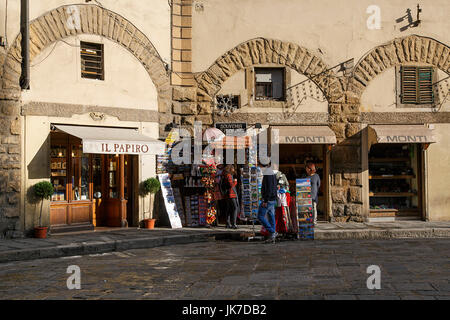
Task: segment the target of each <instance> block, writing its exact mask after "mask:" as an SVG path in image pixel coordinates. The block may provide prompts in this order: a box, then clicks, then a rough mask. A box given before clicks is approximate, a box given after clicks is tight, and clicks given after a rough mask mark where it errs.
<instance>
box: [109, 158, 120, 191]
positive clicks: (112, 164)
mask: <svg viewBox="0 0 450 320" xmlns="http://www.w3.org/2000/svg"><path fill="white" fill-rule="evenodd" d="M118 163H119V157H118V156H108V163H107V164H108V194H109V198H111V199H117V198H119V193H118V190H119V189H118V185H117V183H118V179H117V170H118V167H119V166H118Z"/></svg>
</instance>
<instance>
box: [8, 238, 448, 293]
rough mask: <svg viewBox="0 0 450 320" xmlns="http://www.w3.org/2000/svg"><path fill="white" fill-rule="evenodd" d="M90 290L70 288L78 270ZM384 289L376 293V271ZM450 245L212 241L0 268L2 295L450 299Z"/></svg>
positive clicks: (445, 242)
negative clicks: (371, 281)
mask: <svg viewBox="0 0 450 320" xmlns="http://www.w3.org/2000/svg"><path fill="white" fill-rule="evenodd" d="M70 265H78V266H79V267H80V269H81V289H80V290H68V289H67V286H66V281H67V279H68V277H69V276H70V274H68V273H66V271H67V268H68V266H70ZM370 265H378V266H379V267H380V269H381V289H380V290H369V289H367V285H366V281H367V278H368V277H369V276H370V274H368V273H367V267H368V266H370ZM449 279H450V240H449V239H422V240H415V239H414V240H366V241H363V240H336V241H320V240H319V241H310V242H301V241H286V242H281V243H277V244H264V243H260V242H250V243H247V242H220V241H217V242H214V241H212V242H203V243H196V244H188V245H174V246H167V247H160V248H152V249H136V250H129V251H124V252H112V253H105V254H97V255H89V256H82V257H80V256H78V257H77V256H76V257H65V258H55V259H42V260H33V261H22V262H11V263H3V264H0V299H258V300H260V299H447V300H448V299H450V282H449Z"/></svg>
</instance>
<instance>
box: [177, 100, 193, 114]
mask: <svg viewBox="0 0 450 320" xmlns="http://www.w3.org/2000/svg"><path fill="white" fill-rule="evenodd" d="M172 112H173V113H175V114H187V115H190V114H192V115H193V114H196V113H197V106H196V104H195V102H178V101H174V102H173V103H172Z"/></svg>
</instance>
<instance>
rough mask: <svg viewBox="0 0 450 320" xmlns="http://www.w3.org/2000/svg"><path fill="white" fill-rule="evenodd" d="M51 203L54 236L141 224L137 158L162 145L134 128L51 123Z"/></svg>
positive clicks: (150, 153)
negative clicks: (52, 189)
mask: <svg viewBox="0 0 450 320" xmlns="http://www.w3.org/2000/svg"><path fill="white" fill-rule="evenodd" d="M50 144H51V148H50V159H51V160H50V169H51V170H50V171H51V174H50V180H51V183H52V184H53V186H54V189H55V193H54V194H53V196H52V198H51V204H50V227H51V231H52V232H54V233H58V232H67V231H79V230H86V229H88V230H89V229H93V228H94V227H103V226H106V227H127V226H133V225H137V224H138V223H139V219H138V218H139V217H138V215H139V212H138V206H137V199H138V198H137V197H138V196H137V195H138V192H137V188H138V186H137V184H138V156H139V155H154V154H158V153H162V152H163V150H164V143H163V142H161V141H159V140H156V139H153V138H150V137H147V136H145V135H142V134H140V133H139V132H138V131H137V130H136V129H134V128H110V127H94V126H76V125H59V124H58V125H53V126H52V131H51V133H50Z"/></svg>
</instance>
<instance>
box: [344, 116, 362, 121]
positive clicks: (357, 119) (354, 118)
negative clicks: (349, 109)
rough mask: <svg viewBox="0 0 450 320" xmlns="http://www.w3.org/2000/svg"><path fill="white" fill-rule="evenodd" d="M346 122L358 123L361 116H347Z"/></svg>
mask: <svg viewBox="0 0 450 320" xmlns="http://www.w3.org/2000/svg"><path fill="white" fill-rule="evenodd" d="M347 121H348V122H352V123H353V122H360V121H361V116H360V115H348V116H347Z"/></svg>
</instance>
